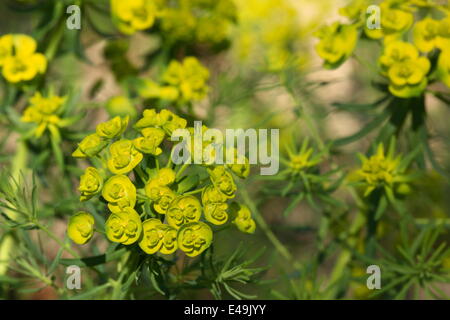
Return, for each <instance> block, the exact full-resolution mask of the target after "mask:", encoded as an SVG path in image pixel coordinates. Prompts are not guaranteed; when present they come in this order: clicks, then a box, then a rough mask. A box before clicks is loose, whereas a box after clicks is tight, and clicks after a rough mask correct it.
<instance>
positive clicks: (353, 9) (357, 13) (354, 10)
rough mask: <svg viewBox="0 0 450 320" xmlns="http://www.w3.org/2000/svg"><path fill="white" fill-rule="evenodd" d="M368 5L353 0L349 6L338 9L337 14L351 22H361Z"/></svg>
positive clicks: (363, 0)
mask: <svg viewBox="0 0 450 320" xmlns="http://www.w3.org/2000/svg"><path fill="white" fill-rule="evenodd" d="M368 6H369V3H368V1H367V0H353V1H352V2H351V3H350V4H349V5H347V6H345V7H342V8H340V9H339V14H340V15H342V16H344V17H347V18H349V19H350V20H351V21H357V22H359V21H362V20H364V18H365V13H366V10H367V7H368Z"/></svg>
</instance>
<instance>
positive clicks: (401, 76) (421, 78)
mask: <svg viewBox="0 0 450 320" xmlns="http://www.w3.org/2000/svg"><path fill="white" fill-rule="evenodd" d="M430 66H431V65H430V61H429V60H428V59H427V58H426V57H420V58H418V59H416V60H411V61H406V62H403V63H397V64H395V65H393V66H392V67H391V68H390V69H389V71H388V77H389V80H390V82H391V83H390V85H389V91H390V92H391V93H392V94H393V95H395V96H397V97H400V98H410V97H417V96H420V95H421V94H422V92H423V91H424V90H425V88H426V86H427V84H428V79H427V73H428V71H429V70H430Z"/></svg>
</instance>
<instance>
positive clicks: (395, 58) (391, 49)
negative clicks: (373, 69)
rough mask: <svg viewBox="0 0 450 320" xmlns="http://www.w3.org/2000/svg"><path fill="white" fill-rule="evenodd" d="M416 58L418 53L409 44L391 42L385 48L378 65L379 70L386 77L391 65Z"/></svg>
mask: <svg viewBox="0 0 450 320" xmlns="http://www.w3.org/2000/svg"><path fill="white" fill-rule="evenodd" d="M418 57H419V51H417V49H416V47H414V46H413V45H412V44H411V43H408V42H403V41H393V42H390V43H388V44H387V45H386V46H385V48H384V52H383V54H382V55H381V56H380V58H379V60H378V63H379V65H380V68H381V73H382V74H383V75H386V74H387V72H388V71H389V69H390V68H391V67H392V66H393V65H395V64H399V63H403V62H407V61H411V60H416V59H417V58H418Z"/></svg>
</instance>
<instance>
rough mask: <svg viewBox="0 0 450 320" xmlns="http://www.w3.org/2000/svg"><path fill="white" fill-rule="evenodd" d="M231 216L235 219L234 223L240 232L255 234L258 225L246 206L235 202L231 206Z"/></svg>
mask: <svg viewBox="0 0 450 320" xmlns="http://www.w3.org/2000/svg"><path fill="white" fill-rule="evenodd" d="M230 215H231V216H232V217H233V223H234V224H235V225H236V227H237V228H238V229H239V230H240V231H242V232H245V233H254V232H255V229H256V223H255V220H253V218H252V214H251V212H250V209H249V208H248V207H247V206H246V205H243V204H239V203H237V202H233V203H232V204H231V205H230Z"/></svg>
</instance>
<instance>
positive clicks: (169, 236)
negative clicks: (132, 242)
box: [139, 219, 178, 254]
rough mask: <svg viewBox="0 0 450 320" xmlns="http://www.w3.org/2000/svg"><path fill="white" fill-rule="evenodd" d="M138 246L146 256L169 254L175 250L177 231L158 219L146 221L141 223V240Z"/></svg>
mask: <svg viewBox="0 0 450 320" xmlns="http://www.w3.org/2000/svg"><path fill="white" fill-rule="evenodd" d="M139 246H140V247H141V249H142V250H143V251H144V252H145V253H147V254H154V253H156V252H158V251H159V252H161V253H163V254H171V253H173V252H175V250H177V247H178V244H177V230H176V229H175V228H173V227H171V226H168V225H166V224H163V223H162V222H161V220H158V219H147V220H145V221H144V222H143V223H142V238H141V240H140V241H139Z"/></svg>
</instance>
